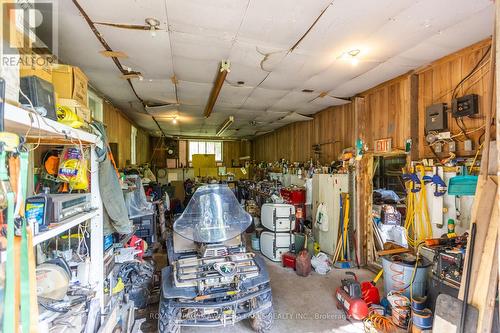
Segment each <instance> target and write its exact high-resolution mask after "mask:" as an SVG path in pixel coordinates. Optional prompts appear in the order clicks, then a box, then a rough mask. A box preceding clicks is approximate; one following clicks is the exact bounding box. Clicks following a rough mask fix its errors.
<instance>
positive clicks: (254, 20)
mask: <svg viewBox="0 0 500 333" xmlns="http://www.w3.org/2000/svg"><path fill="white" fill-rule="evenodd" d="M330 2H331V0H295V1H288V0H273V1H262V0H261V1H250V4H249V6H248V10H247V13H246V15H245V19H244V20H243V24H242V25H241V29H240V32H239V35H238V36H241V37H242V38H245V39H250V40H254V41H259V42H263V43H267V44H271V45H278V46H280V47H283V48H286V49H289V48H291V47H292V46H293V45H294V44H295V43H296V42H297V41H298V40H299V39H300V38H301V37H302V35H303V34H304V33H305V32H306V31H307V29H309V27H310V26H311V25H312V24H313V22H314V21H315V20H316V18H317V17H318V16H319V15H320V13H321V11H322V10H323V9H325V8H326V7H327V6H328V5H329V3H330Z"/></svg>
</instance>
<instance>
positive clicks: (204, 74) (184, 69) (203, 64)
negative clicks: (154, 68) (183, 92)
mask: <svg viewBox="0 0 500 333" xmlns="http://www.w3.org/2000/svg"><path fill="white" fill-rule="evenodd" d="M219 68H220V60H200V59H191V58H185V57H177V56H175V57H174V70H175V76H176V77H177V79H178V80H182V81H191V82H198V83H210V84H211V83H213V82H214V80H215V78H216V76H217V71H218V70H219Z"/></svg>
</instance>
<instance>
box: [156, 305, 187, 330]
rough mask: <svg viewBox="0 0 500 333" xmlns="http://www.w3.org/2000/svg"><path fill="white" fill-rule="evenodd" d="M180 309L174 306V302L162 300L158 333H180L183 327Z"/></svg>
mask: <svg viewBox="0 0 500 333" xmlns="http://www.w3.org/2000/svg"><path fill="white" fill-rule="evenodd" d="M179 310H180V309H179V308H176V307H175V306H173V305H172V301H171V300H169V299H164V298H162V299H161V300H160V309H159V311H158V332H160V333H180V331H181V327H180V325H179V324H178V322H177V320H178V319H179V315H180V311H179Z"/></svg>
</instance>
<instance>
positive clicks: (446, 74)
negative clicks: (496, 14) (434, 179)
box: [417, 39, 492, 157]
mask: <svg viewBox="0 0 500 333" xmlns="http://www.w3.org/2000/svg"><path fill="white" fill-rule="evenodd" d="M490 46H491V40H490V39H487V40H484V41H482V42H479V43H477V44H474V45H472V46H470V47H467V48H465V49H463V50H460V51H458V52H455V53H453V54H450V55H448V56H446V57H444V58H442V59H439V60H437V61H435V62H433V63H431V64H430V65H428V66H426V67H424V68H423V69H421V70H419V71H417V75H418V77H419V90H418V119H419V120H420V121H419V128H418V130H419V137H420V138H421V140H420V142H419V146H418V151H419V155H420V156H421V157H433V154H432V151H431V150H430V148H429V147H428V146H427V145H426V144H425V141H424V137H425V129H424V125H425V122H424V119H425V109H426V107H428V106H429V105H432V104H435V103H447V104H448V106H450V107H451V99H452V93H453V90H454V88H455V87H456V86H457V84H458V83H459V82H460V81H461V80H462V79H463V78H464V77H465V76H466V75H467V74H469V72H471V71H472V69H473V68H474V67H475V66H476V64H477V63H478V62H479V60H480V59H481V58H482V57H483V55H485V53H486V52H488V51H489V49H490ZM486 57H487V58H488V55H486ZM485 60H487V59H485ZM489 80H490V67H489V61H488V62H486V63H485V65H484V66H482V68H481V69H480V70H479V72H478V73H477V74H475V75H473V76H471V77H470V79H468V80H467V81H466V82H465V84H463V85H462V86H461V88H459V89H458V90H457V95H458V96H463V95H467V94H478V95H479V114H478V115H477V116H475V117H474V118H472V119H471V118H468V117H466V118H463V119H464V123H465V129H466V130H467V131H469V130H473V129H476V128H478V127H480V126H482V125H483V124H484V121H485V116H484V114H485V113H484V112H485V109H486V107H487V106H486V103H489V100H490V98H491V93H492V92H491V91H490V89H489V87H488V85H489ZM448 126H449V129H450V130H451V132H452V133H453V134H458V133H460V128H459V127H458V125H457V123H456V122H455V120H454V118H452V117H451V114H448ZM482 132H483V131H476V132H474V133H471V134H470V138H471V139H472V140H473V151H472V152H471V151H465V150H464V144H463V142H462V141H458V142H457V145H456V146H457V152H456V154H457V155H458V156H470V155H473V154H475V149H477V147H478V146H479V142H478V139H479V137H480V136H481V134H482ZM457 139H458V140H463V137H459V138H457ZM447 151H448V146H447V145H445V146H444V147H443V153H442V154H438V155H439V156H440V157H445V156H447V155H448V154H447Z"/></svg>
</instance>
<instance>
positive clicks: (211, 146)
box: [189, 141, 222, 162]
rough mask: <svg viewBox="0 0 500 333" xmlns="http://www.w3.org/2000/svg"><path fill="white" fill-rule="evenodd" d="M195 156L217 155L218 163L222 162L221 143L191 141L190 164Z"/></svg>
mask: <svg viewBox="0 0 500 333" xmlns="http://www.w3.org/2000/svg"><path fill="white" fill-rule="evenodd" d="M194 154H215V160H216V161H217V162H221V161H222V142H221V141H189V162H191V161H192V160H193V155H194Z"/></svg>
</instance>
